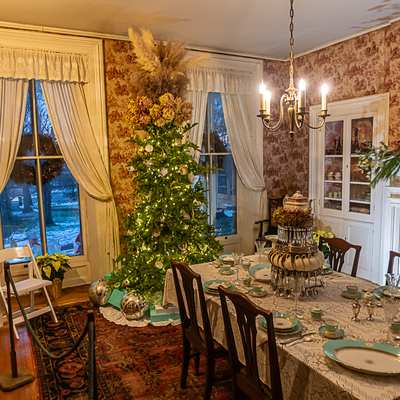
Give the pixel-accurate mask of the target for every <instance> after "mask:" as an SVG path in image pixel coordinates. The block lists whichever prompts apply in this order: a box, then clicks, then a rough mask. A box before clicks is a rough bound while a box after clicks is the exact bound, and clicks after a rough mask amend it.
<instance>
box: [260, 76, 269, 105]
mask: <svg viewBox="0 0 400 400" xmlns="http://www.w3.org/2000/svg"><path fill="white" fill-rule="evenodd" d="M266 90H267V88H266V86H265V84H264V81H262V82H261V85H260V101H261V104H260V111H264V110H265V92H266Z"/></svg>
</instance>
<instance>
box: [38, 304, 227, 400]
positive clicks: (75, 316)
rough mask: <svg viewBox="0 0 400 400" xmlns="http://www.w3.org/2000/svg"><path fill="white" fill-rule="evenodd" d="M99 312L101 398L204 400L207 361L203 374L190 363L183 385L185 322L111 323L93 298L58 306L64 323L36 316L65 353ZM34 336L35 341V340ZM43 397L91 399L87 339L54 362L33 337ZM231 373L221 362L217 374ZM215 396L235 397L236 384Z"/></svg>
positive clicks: (43, 334)
mask: <svg viewBox="0 0 400 400" xmlns="http://www.w3.org/2000/svg"><path fill="white" fill-rule="evenodd" d="M89 309H93V310H94V311H95V321H96V362H97V374H98V387H99V399H101V400H102V399H107V400H111V399H113V400H129V399H182V400H183V399H202V398H203V389H204V384H205V368H206V363H205V359H204V358H203V357H201V360H200V372H201V375H200V376H198V377H196V376H195V375H194V366H193V361H191V364H190V367H189V376H188V381H187V387H186V389H181V388H180V386H179V381H180V374H181V361H182V332H181V327H180V326H165V327H155V326H147V327H143V328H132V327H127V326H123V325H116V324H114V323H112V322H109V321H107V320H106V319H105V318H104V317H103V316H102V315H101V314H100V312H99V311H98V309H97V308H95V307H93V306H92V303H90V302H84V303H76V304H70V305H66V306H62V307H55V311H56V314H57V318H58V320H59V322H58V323H57V324H55V323H54V322H53V321H52V320H51V317H50V314H49V313H47V314H44V315H41V316H39V317H36V318H35V319H33V320H32V326H33V328H34V330H35V334H36V336H37V337H38V338H39V339H40V340H41V341H42V343H43V344H44V345H45V347H46V348H47V349H48V350H49V351H50V352H51V353H53V354H61V353H63V352H65V351H66V350H67V349H69V348H70V347H71V346H72V345H73V343H74V342H75V341H76V340H77V338H78V337H79V335H80V333H81V332H82V331H83V329H84V327H85V324H86V312H87V310H89ZM31 340H32V339H31ZM33 347H34V353H35V358H36V363H37V368H38V375H39V379H40V385H41V391H42V397H41V398H42V399H45V400H50V399H51V400H61V399H62V400H64V399H74V400H78V399H79V400H83V399H87V398H88V397H87V369H88V355H87V348H88V340H87V336H86V338H85V340H84V341H83V345H82V344H81V346H79V348H78V351H77V352H75V353H74V354H73V355H72V356H70V358H68V359H66V360H63V361H52V360H51V359H49V358H48V357H46V356H45V355H43V354H42V352H41V351H40V349H39V347H38V345H37V344H36V342H35V341H33ZM227 371H229V365H228V362H227V361H225V360H217V364H216V375H220V374H223V373H226V372H227ZM212 398H213V400H215V399H217V400H225V399H231V398H232V397H231V382H230V381H225V382H221V383H219V384H216V385H214V387H213V392H212Z"/></svg>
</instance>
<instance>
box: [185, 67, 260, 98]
mask: <svg viewBox="0 0 400 400" xmlns="http://www.w3.org/2000/svg"><path fill="white" fill-rule="evenodd" d="M188 77H189V78H190V83H189V87H188V90H189V92H190V91H195V92H198V91H201V92H205V93H208V92H219V93H226V94H246V95H251V94H252V73H251V72H247V71H237V70H230V69H223V68H210V67H205V68H193V69H191V70H190V71H189V73H188Z"/></svg>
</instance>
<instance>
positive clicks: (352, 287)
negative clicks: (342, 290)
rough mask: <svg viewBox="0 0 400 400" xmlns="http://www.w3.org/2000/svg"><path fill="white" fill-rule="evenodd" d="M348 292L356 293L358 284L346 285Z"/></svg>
mask: <svg viewBox="0 0 400 400" xmlns="http://www.w3.org/2000/svg"><path fill="white" fill-rule="evenodd" d="M346 289H347V293H348V294H357V290H358V286H356V285H347V286H346Z"/></svg>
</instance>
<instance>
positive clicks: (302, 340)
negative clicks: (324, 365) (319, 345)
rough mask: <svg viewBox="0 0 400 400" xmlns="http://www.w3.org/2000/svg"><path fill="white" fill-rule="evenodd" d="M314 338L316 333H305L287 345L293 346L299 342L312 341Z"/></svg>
mask: <svg viewBox="0 0 400 400" xmlns="http://www.w3.org/2000/svg"><path fill="white" fill-rule="evenodd" d="M313 339H314V335H311V334H310V333H309V334H308V335H305V336H304V337H302V338H300V339H297V340H295V341H293V342H292V343H289V344H288V345H287V347H289V346H293V345H294V344H296V343H299V342H311V340H313Z"/></svg>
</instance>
